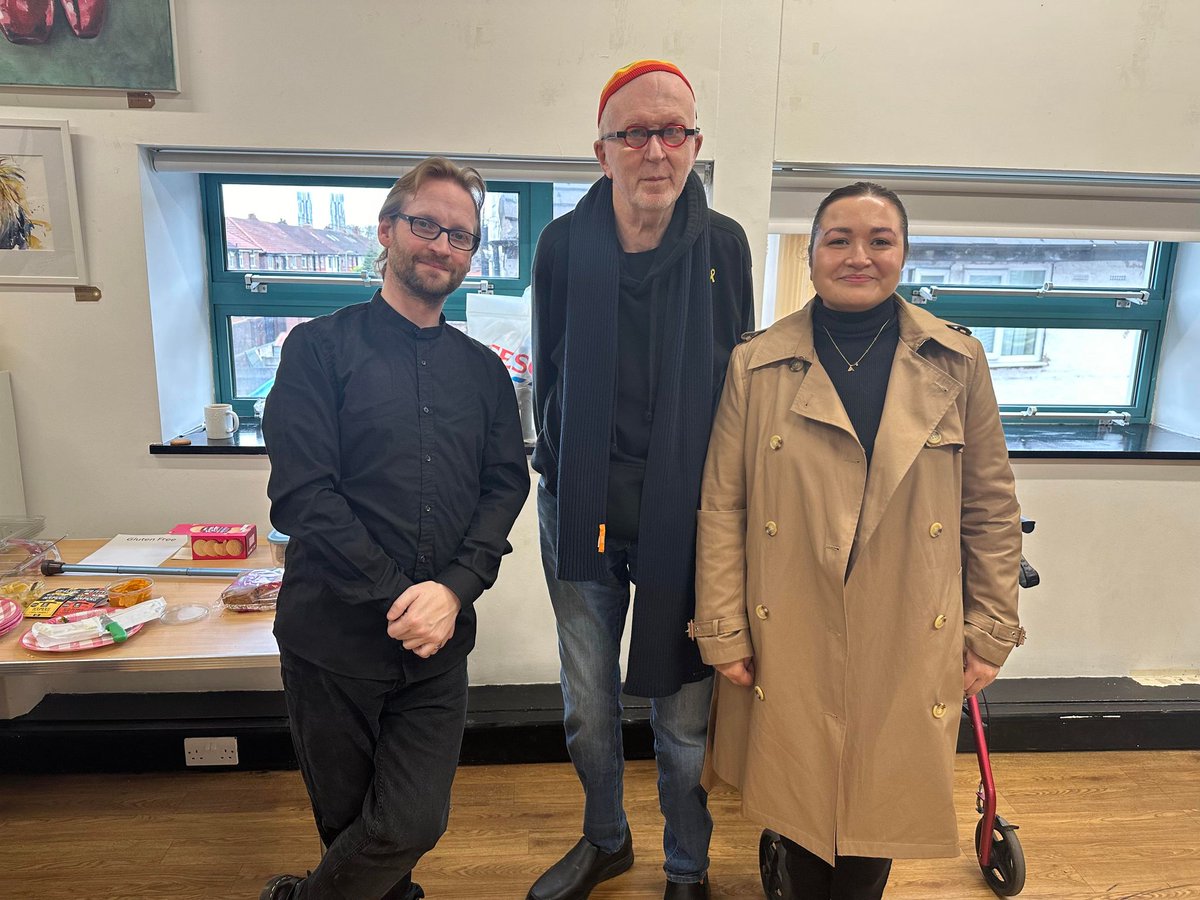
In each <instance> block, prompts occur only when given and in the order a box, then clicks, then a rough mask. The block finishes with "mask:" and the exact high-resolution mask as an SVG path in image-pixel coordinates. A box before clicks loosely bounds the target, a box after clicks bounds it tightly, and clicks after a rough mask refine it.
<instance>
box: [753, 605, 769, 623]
mask: <svg viewBox="0 0 1200 900" xmlns="http://www.w3.org/2000/svg"><path fill="white" fill-rule="evenodd" d="M754 614H755V615H756V616H758V617H759V618H760V619H765V618H766V617H767V616H769V615H770V614H771V611H770V610H769V609H767V608H766V607H765V606H763V605H762V604H761V603H760V604H758V606H756V607H754Z"/></svg>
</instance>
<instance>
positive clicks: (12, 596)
mask: <svg viewBox="0 0 1200 900" xmlns="http://www.w3.org/2000/svg"><path fill="white" fill-rule="evenodd" d="M48 590H49V588H48V587H47V586H46V582H44V581H41V580H38V579H34V578H14V579H12V580H11V581H0V597H7V598H8V599H9V600H12V601H13V602H14V603H16V604H17V605H18V606H20V607H21V609H24V608H25V607H27V606H28V605H29V604H30V603H32V602H33V601H34V600H37V599H38V598H39V597H41V596H42V594H44V593H46V591H48Z"/></svg>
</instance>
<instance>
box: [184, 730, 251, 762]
mask: <svg viewBox="0 0 1200 900" xmlns="http://www.w3.org/2000/svg"><path fill="white" fill-rule="evenodd" d="M183 758H184V760H185V761H186V762H187V764H188V765H189V766H236V765H237V764H238V750H237V738H235V737H204V738H184V739H183Z"/></svg>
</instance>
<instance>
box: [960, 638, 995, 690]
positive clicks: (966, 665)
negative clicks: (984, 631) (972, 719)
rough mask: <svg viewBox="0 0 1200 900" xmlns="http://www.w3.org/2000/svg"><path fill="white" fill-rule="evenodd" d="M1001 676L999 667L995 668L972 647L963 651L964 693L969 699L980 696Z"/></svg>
mask: <svg viewBox="0 0 1200 900" xmlns="http://www.w3.org/2000/svg"><path fill="white" fill-rule="evenodd" d="M999 674H1000V667H999V666H993V665H992V664H991V663H990V662H988V661H987V660H986V659H984V658H983V657H982V656H980V655H979V654H977V653H975V651H973V650H972V649H971V648H970V647H967V648H965V649H964V650H963V693H964V694H966V695H967V696H968V697H973V696H975V695H976V694H978V693H979V692H980V691H982V690H983V689H984V688H985V687H987V686H988V685H989V684H991V683H992V682H993V681H995V680H996V676H997V675H999Z"/></svg>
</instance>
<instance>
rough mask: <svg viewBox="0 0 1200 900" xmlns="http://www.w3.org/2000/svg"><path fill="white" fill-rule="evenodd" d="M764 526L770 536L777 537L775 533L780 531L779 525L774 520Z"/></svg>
mask: <svg viewBox="0 0 1200 900" xmlns="http://www.w3.org/2000/svg"><path fill="white" fill-rule="evenodd" d="M763 527H764V528H765V529H766V531H767V536H768V537H775V535H776V534H777V533H778V532H779V526H778V525H776V524H775V523H774V522H768V523H767V524H766V525H764V526H763Z"/></svg>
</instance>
